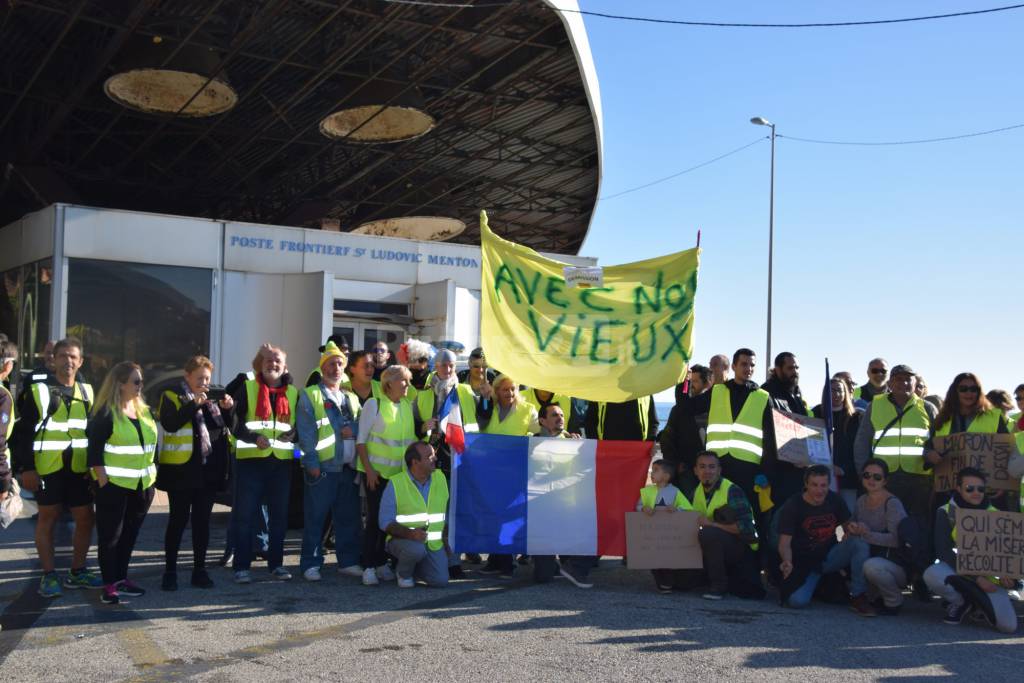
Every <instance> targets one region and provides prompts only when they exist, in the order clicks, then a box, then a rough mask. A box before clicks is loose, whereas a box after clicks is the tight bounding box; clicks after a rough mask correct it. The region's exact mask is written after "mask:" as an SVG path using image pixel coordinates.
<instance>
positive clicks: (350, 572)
mask: <svg viewBox="0 0 1024 683" xmlns="http://www.w3.org/2000/svg"><path fill="white" fill-rule="evenodd" d="M338 573H339V574H341V575H342V576H354V577H356V578H357V579H358V578H359V577H360V576H362V575H363V568H362V567H360V566H359V565H358V564H350V565H349V566H347V567H338Z"/></svg>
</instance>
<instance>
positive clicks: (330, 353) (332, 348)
mask: <svg viewBox="0 0 1024 683" xmlns="http://www.w3.org/2000/svg"><path fill="white" fill-rule="evenodd" d="M335 356H338V357H339V358H341V359H342V360H343V361H345V365H348V357H347V356H345V354H344V353H342V352H341V349H339V348H338V345H337V344H335V343H334V342H332V341H329V342H327V343H326V344H325V345H324V351H323V353H321V354H320V367H321V368H322V367H323V366H324V363H326V362H327V361H329V360H330V359H331V358H334V357H335Z"/></svg>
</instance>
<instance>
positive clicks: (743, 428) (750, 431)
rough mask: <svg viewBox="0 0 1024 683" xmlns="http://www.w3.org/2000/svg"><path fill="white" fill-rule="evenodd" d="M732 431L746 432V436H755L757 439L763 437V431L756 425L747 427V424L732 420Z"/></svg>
mask: <svg viewBox="0 0 1024 683" xmlns="http://www.w3.org/2000/svg"><path fill="white" fill-rule="evenodd" d="M732 431H734V432H739V433H740V434H746V435H747V436H753V437H757V438H758V439H763V438H764V431H763V430H761V429H758V428H757V427H748V426H747V425H744V424H740V423H739V422H734V423H733V425H732Z"/></svg>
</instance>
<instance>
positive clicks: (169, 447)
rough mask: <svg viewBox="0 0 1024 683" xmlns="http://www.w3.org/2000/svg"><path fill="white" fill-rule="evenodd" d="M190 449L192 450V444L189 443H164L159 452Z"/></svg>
mask: <svg viewBox="0 0 1024 683" xmlns="http://www.w3.org/2000/svg"><path fill="white" fill-rule="evenodd" d="M191 450H192V444H191V443H164V445H163V447H162V448H161V449H160V452H161V453H172V452H175V451H191Z"/></svg>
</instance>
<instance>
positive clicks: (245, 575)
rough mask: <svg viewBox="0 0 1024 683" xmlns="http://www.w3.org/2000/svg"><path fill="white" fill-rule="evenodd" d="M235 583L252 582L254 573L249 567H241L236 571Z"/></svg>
mask: <svg viewBox="0 0 1024 683" xmlns="http://www.w3.org/2000/svg"><path fill="white" fill-rule="evenodd" d="M235 583H252V574H250V573H249V570H248V569H239V570H238V571H236V572H235Z"/></svg>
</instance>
